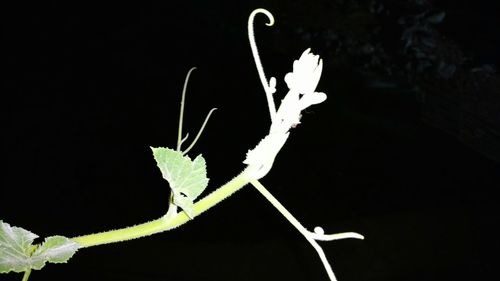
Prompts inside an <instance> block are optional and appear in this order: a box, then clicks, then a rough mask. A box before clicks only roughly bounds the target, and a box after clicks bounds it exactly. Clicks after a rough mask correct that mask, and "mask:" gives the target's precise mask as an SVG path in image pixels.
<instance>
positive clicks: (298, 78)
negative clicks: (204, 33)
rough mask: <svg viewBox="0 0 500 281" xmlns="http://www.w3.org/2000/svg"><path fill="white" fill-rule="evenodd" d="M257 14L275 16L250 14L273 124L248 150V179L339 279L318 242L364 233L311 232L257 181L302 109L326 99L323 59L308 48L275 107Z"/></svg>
mask: <svg viewBox="0 0 500 281" xmlns="http://www.w3.org/2000/svg"><path fill="white" fill-rule="evenodd" d="M258 13H263V14H265V15H266V16H267V17H268V19H269V20H270V23H269V24H268V25H272V24H273V23H274V18H273V16H272V14H271V13H270V12H269V11H267V10H264V9H256V10H255V11H253V12H252V13H251V14H250V17H249V19H248V37H249V39H250V46H251V48H252V53H253V56H254V59H255V64H256V65H257V71H258V73H259V77H260V80H261V82H262V85H263V86H264V90H265V92H266V98H267V102H268V106H269V112H270V114H271V126H270V129H269V133H268V135H267V136H265V137H264V138H263V139H262V140H261V141H260V142H259V144H258V145H257V146H256V147H255V148H254V149H252V150H249V151H248V153H247V157H246V159H245V161H243V163H245V164H247V165H248V167H247V171H248V172H249V173H248V175H249V182H250V183H251V184H252V185H253V186H255V188H257V190H258V191H259V192H260V193H261V194H262V195H264V197H265V198H266V199H267V200H268V201H269V202H271V204H272V205H273V206H274V207H275V208H276V209H278V211H279V212H280V213H281V214H282V215H283V216H284V217H285V218H286V219H287V220H288V221H289V222H290V223H291V224H292V225H293V226H294V227H295V228H296V229H297V230H298V231H299V232H300V233H301V234H302V235H303V236H304V237H305V238H306V239H307V241H308V242H309V243H310V244H311V246H313V248H314V249H315V250H316V252H317V253H318V256H319V257H320V259H321V262H322V263H323V267H324V268H325V270H326V272H327V274H328V277H329V278H330V280H331V281H336V280H337V279H336V277H335V274H334V273H333V270H332V267H331V265H330V263H329V262H328V260H327V258H326V256H325V253H324V252H323V249H322V248H321V246H320V245H319V244H318V242H317V241H333V240H339V239H345V238H356V239H364V237H363V235H361V234H358V233H355V232H346V233H337V234H325V232H324V230H323V228H321V227H319V226H317V227H315V229H314V232H310V231H308V230H307V229H306V228H305V227H303V226H302V224H300V222H299V221H298V220H297V219H295V217H293V215H292V214H291V213H290V212H288V210H287V209H286V208H285V207H284V206H283V205H282V204H281V203H280V202H279V201H278V200H277V199H276V198H275V197H274V196H273V195H272V194H271V193H270V192H269V191H268V190H267V189H266V188H265V187H264V186H263V185H262V184H261V183H260V182H259V181H258V180H259V179H260V178H262V177H264V176H265V175H266V174H267V173H268V172H269V171H270V170H271V168H272V166H273V163H274V159H275V158H276V155H277V154H278V153H279V151H280V150H281V148H282V147H283V146H284V145H285V142H286V141H287V139H288V136H289V135H290V130H291V129H292V128H294V127H295V126H297V125H298V124H300V118H301V112H302V110H304V109H306V108H308V107H309V106H311V105H313V104H318V103H322V102H323V101H325V100H326V94H325V93H321V92H316V87H317V86H318V83H319V79H320V78H321V72H322V70H323V61H322V60H321V58H320V57H319V56H318V55H314V54H312V53H311V52H310V49H307V50H305V51H304V52H303V53H302V55H301V56H300V58H299V59H298V60H295V61H294V62H293V71H292V72H290V73H288V74H286V76H285V82H286V84H287V86H288V88H289V91H288V93H287V94H286V95H285V97H284V98H283V99H282V100H281V104H280V106H279V108H278V110H276V107H275V105H274V98H273V94H274V93H275V91H276V89H275V85H276V80H275V79H274V77H272V78H271V80H270V81H269V82H267V79H266V76H265V74H264V68H263V67H262V63H261V61H260V58H259V53H258V51H257V45H256V44H255V36H254V31H253V20H254V17H255V15H256V14H258Z"/></svg>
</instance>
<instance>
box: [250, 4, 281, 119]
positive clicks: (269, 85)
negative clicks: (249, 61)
mask: <svg viewBox="0 0 500 281" xmlns="http://www.w3.org/2000/svg"><path fill="white" fill-rule="evenodd" d="M259 13H261V14H264V15H266V16H267V18H268V20H269V22H268V23H266V25H267V26H272V25H273V24H274V17H273V14H271V12H269V11H268V10H266V9H262V8H259V9H255V10H254V11H253V12H252V13H251V14H250V16H249V17H248V39H249V41H250V48H251V49H252V55H253V59H254V61H255V65H256V66H257V72H258V73H259V78H260V82H261V83H262V86H263V87H264V91H265V92H266V98H267V104H268V105H269V114H270V115H271V121H274V118H275V116H276V106H275V105H274V99H273V94H274V93H275V92H276V78H274V77H271V79H270V80H269V81H267V78H266V74H265V73H264V67H263V66H262V62H261V61H260V56H259V50H258V49H257V44H256V43H255V33H254V29H253V22H254V19H255V16H256V15H257V14H259Z"/></svg>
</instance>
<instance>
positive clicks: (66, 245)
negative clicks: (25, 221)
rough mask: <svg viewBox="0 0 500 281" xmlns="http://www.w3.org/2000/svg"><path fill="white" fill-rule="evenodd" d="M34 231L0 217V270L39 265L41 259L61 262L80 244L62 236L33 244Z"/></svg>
mask: <svg viewBox="0 0 500 281" xmlns="http://www.w3.org/2000/svg"><path fill="white" fill-rule="evenodd" d="M37 237H38V235H36V234H34V233H32V232H30V231H28V230H25V229H23V228H20V227H16V226H10V225H9V224H8V223H4V222H3V221H0V273H8V272H11V271H14V272H23V271H27V270H28V269H41V268H42V267H44V266H45V263H47V262H52V263H64V262H67V261H68V259H69V258H71V257H72V256H73V254H74V253H75V252H76V251H77V250H78V248H80V245H79V244H78V243H76V242H74V241H72V240H70V239H68V238H66V237H63V236H51V237H48V238H46V239H45V241H44V242H43V243H42V245H39V246H38V245H33V244H32V243H33V240H34V239H35V238H37Z"/></svg>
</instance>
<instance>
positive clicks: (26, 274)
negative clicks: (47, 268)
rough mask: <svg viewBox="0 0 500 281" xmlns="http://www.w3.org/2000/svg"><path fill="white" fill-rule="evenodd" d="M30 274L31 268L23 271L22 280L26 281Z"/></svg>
mask: <svg viewBox="0 0 500 281" xmlns="http://www.w3.org/2000/svg"><path fill="white" fill-rule="evenodd" d="M30 274H31V268H30V269H28V270H26V271H25V272H24V274H23V280H22V281H28V279H29V278H30Z"/></svg>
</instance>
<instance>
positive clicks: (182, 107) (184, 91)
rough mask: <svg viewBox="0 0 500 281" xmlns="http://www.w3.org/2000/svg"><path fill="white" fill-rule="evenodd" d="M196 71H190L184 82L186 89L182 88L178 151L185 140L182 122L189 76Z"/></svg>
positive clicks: (193, 68)
mask: <svg viewBox="0 0 500 281" xmlns="http://www.w3.org/2000/svg"><path fill="white" fill-rule="evenodd" d="M195 69H196V67H192V68H191V69H190V70H189V71H188V73H187V75H186V79H185V80H184V87H183V88H182V98H181V110H180V113H179V129H178V134H177V151H181V145H182V142H183V139H182V120H183V119H184V100H185V98H186V89H187V84H188V81H189V76H191V72H193V70H195Z"/></svg>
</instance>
